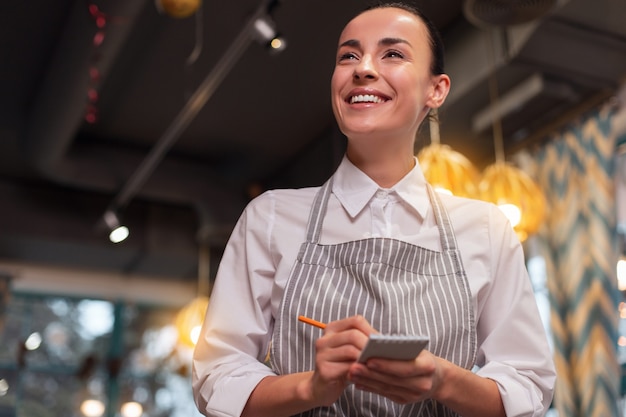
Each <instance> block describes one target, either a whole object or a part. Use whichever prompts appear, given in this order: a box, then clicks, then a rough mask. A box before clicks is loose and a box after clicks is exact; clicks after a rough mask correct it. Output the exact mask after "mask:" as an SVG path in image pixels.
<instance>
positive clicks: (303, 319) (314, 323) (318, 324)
mask: <svg viewBox="0 0 626 417" xmlns="http://www.w3.org/2000/svg"><path fill="white" fill-rule="evenodd" d="M298 320H300V321H301V322H303V323H306V324H310V325H312V326H315V327H319V328H320V329H325V328H326V325H325V324H324V323H322V322H320V321H317V320H313V319H310V318H308V317H304V316H298Z"/></svg>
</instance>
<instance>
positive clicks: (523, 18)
mask: <svg viewBox="0 0 626 417" xmlns="http://www.w3.org/2000/svg"><path fill="white" fill-rule="evenodd" d="M556 3H557V0H466V1H465V5H464V12H465V17H466V18H467V19H468V20H469V21H470V22H472V23H473V24H475V25H477V26H511V25H517V24H521V23H527V22H530V21H533V20H535V19H538V18H539V17H542V16H544V15H545V14H547V13H548V12H549V11H550V10H551V9H552V8H553V7H554V5H555V4H556Z"/></svg>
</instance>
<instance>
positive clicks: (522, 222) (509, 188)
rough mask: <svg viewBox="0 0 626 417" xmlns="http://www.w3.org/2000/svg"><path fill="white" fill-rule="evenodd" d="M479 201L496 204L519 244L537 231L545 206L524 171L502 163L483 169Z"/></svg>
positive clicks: (538, 192) (539, 191)
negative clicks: (509, 223)
mask: <svg viewBox="0 0 626 417" xmlns="http://www.w3.org/2000/svg"><path fill="white" fill-rule="evenodd" d="M478 191H479V198H480V199H481V200H485V201H490V202H492V203H494V204H496V205H497V206H498V207H499V208H500V210H502V212H504V214H505V215H506V217H507V218H508V219H509V221H510V222H511V226H513V229H514V230H515V233H516V234H517V237H518V238H519V240H520V242H523V241H524V240H526V238H528V236H529V235H531V234H533V233H535V232H536V231H537V230H539V227H540V226H541V223H542V222H543V219H544V217H545V213H546V203H545V199H544V196H543V193H542V192H541V189H540V188H539V187H538V186H537V184H536V183H535V182H534V181H533V180H532V179H531V178H530V176H528V175H527V174H526V173H525V172H524V171H522V170H520V169H519V168H516V167H514V166H512V165H510V164H507V163H506V162H504V161H496V162H495V163H493V164H491V165H489V166H488V167H486V168H485V170H484V172H483V176H482V179H481V181H480V183H479V184H478Z"/></svg>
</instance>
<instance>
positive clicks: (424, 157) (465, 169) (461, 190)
mask: <svg viewBox="0 0 626 417" xmlns="http://www.w3.org/2000/svg"><path fill="white" fill-rule="evenodd" d="M430 142H431V143H430V145H428V146H426V147H424V148H422V149H421V150H420V152H419V153H418V154H417V159H418V161H419V164H420V167H421V168H422V171H423V172H424V177H425V178H426V181H428V183H429V184H431V185H432V186H433V188H434V189H435V190H437V191H439V192H443V193H447V194H454V195H456V196H460V197H470V198H473V197H476V195H477V186H476V184H477V183H478V170H477V169H476V168H475V167H474V165H473V164H472V163H471V162H470V160H469V159H467V158H466V157H465V156H464V155H463V154H461V153H459V152H457V151H455V150H453V149H452V148H451V147H450V146H448V145H442V144H441V143H440V135H439V117H438V113H437V109H432V110H431V115H430Z"/></svg>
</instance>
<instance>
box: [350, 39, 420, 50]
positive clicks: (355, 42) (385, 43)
mask: <svg viewBox="0 0 626 417" xmlns="http://www.w3.org/2000/svg"><path fill="white" fill-rule="evenodd" d="M399 43H404V44H407V45H411V44H410V43H409V41H407V40H405V39H402V38H383V39H381V40H379V41H378V45H380V46H389V45H397V44H399ZM343 46H350V47H354V48H358V47H360V46H361V42H360V41H358V40H356V39H348V40H347V41H345V42H343V43H341V44H340V45H339V47H343Z"/></svg>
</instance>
